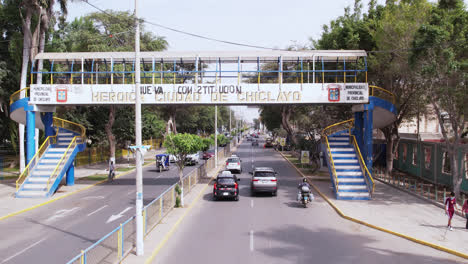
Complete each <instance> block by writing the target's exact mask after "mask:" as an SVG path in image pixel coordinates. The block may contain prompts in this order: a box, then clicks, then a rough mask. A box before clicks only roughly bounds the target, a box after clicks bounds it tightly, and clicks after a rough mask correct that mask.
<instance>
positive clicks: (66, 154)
mask: <svg viewBox="0 0 468 264" xmlns="http://www.w3.org/2000/svg"><path fill="white" fill-rule="evenodd" d="M78 137H79V136H75V137H74V138H73V139H72V141H71V142H70V144H69V145H68V147H67V149H66V150H65V152H64V153H63V155H62V157H61V158H60V161H59V162H58V163H57V166H55V169H54V171H53V172H52V174H51V175H50V177H49V179H48V180H47V187H46V188H47V192H49V191H50V188H51V185H50V180H51V179H55V178H56V177H54V176H55V174H57V173H59V172H60V171H59V167H60V165H61V164H62V163H63V161H65V162H66V160H65V157H66V156H68V151H69V150H70V148H71V147H72V145H75V146H74V147H76V139H77V138H78Z"/></svg>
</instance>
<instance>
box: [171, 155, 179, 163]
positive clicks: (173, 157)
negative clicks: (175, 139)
mask: <svg viewBox="0 0 468 264" xmlns="http://www.w3.org/2000/svg"><path fill="white" fill-rule="evenodd" d="M169 162H170V163H174V162H177V157H176V156H175V155H169Z"/></svg>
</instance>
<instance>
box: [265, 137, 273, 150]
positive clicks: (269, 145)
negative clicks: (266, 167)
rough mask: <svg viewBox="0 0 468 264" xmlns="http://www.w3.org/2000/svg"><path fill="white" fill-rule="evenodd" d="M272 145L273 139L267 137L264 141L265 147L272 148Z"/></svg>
mask: <svg viewBox="0 0 468 264" xmlns="http://www.w3.org/2000/svg"><path fill="white" fill-rule="evenodd" d="M272 147H273V140H271V139H267V140H266V141H265V148H272Z"/></svg>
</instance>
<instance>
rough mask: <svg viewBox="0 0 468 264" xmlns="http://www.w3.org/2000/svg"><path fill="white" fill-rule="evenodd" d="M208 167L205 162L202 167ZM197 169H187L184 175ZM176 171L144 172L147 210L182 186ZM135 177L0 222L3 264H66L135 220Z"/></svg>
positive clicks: (151, 169)
mask: <svg viewBox="0 0 468 264" xmlns="http://www.w3.org/2000/svg"><path fill="white" fill-rule="evenodd" d="M202 163H203V161H202V160H200V164H202ZM197 167H198V166H188V167H186V168H185V169H184V174H187V173H189V172H190V171H192V170H194V169H196V168H197ZM178 179H179V177H178V170H177V166H176V165H174V164H171V169H170V170H169V171H165V172H162V173H159V172H157V171H156V168H155V165H152V166H147V167H144V168H143V184H144V188H143V196H144V197H143V199H144V200H143V203H144V204H145V205H146V204H148V203H149V202H151V201H152V200H153V199H154V198H156V197H157V196H159V194H161V193H162V192H164V191H165V190H167V189H168V187H170V186H172V185H173V184H175V183H176V182H177V181H178ZM135 191H136V187H135V172H133V173H130V174H127V175H125V176H123V177H120V178H118V179H115V180H114V181H113V182H111V183H105V184H101V185H98V186H95V187H93V188H90V189H88V190H85V191H82V192H80V193H77V194H74V195H71V196H69V197H66V198H64V199H61V200H58V201H55V202H53V203H51V204H48V205H45V206H42V207H39V208H36V209H34V210H32V211H29V212H25V213H22V214H20V215H17V216H14V217H11V218H8V219H5V220H3V221H0V236H1V239H0V264H3V263H15V264H16V263H48V264H52V263H60V264H63V263H66V262H67V261H69V260H70V259H71V258H73V257H75V256H76V255H78V254H79V253H80V251H81V250H82V249H86V248H87V247H89V246H90V245H92V244H93V243H94V242H96V241H97V240H99V239H100V238H102V237H103V236H104V235H106V234H108V233H109V232H111V231H112V230H114V229H115V228H116V227H118V226H119V225H120V223H122V222H124V221H126V220H127V219H129V218H130V217H131V216H132V215H135Z"/></svg>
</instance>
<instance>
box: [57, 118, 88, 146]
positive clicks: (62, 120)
mask: <svg viewBox="0 0 468 264" xmlns="http://www.w3.org/2000/svg"><path fill="white" fill-rule="evenodd" d="M54 121H56V122H60V123H61V125H58V124H56V125H57V126H60V127H63V128H65V126H64V123H68V124H71V125H74V126H77V127H79V128H80V130H81V131H75V132H78V133H80V135H81V137H83V138H84V137H85V134H86V128H85V127H84V126H83V125H80V124H77V123H75V122H72V121H68V120H65V119H62V118H58V117H54ZM54 123H55V122H54ZM83 143H84V142H83Z"/></svg>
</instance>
